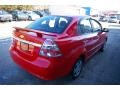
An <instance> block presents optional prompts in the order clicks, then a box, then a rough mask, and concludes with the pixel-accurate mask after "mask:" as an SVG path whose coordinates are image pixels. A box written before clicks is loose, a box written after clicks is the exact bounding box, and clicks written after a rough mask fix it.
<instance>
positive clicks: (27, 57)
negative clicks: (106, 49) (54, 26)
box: [10, 16, 107, 80]
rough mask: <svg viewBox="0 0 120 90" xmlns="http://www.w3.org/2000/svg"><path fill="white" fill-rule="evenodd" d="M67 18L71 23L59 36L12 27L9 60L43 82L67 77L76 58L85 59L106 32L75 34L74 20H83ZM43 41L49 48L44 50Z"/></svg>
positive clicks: (75, 22) (98, 47) (101, 43)
mask: <svg viewBox="0 0 120 90" xmlns="http://www.w3.org/2000/svg"><path fill="white" fill-rule="evenodd" d="M71 17H72V21H71V22H70V24H69V25H68V26H67V28H66V29H65V30H64V32H62V33H60V34H57V33H49V32H43V31H37V30H34V29H26V28H16V30H15V31H14V33H13V34H14V35H13V37H14V38H13V43H12V45H11V47H10V55H11V57H12V58H13V60H14V61H15V62H16V63H17V64H18V65H19V66H21V67H22V68H23V69H25V70H27V71H28V72H30V73H31V74H33V75H35V76H37V77H39V78H41V79H44V80H51V79H57V78H60V77H63V76H65V75H68V74H69V73H70V72H71V70H72V67H73V65H74V64H75V62H76V60H77V59H78V58H79V57H84V60H85V61H86V60H88V58H90V57H91V56H92V55H93V54H95V53H96V52H97V51H98V50H99V49H100V48H101V47H102V45H103V44H104V43H105V41H106V38H107V36H106V32H102V31H100V32H95V33H89V34H83V35H82V34H81V35H78V33H77V25H78V21H79V20H82V19H84V18H85V17H73V16H71ZM46 40H47V42H46V43H47V44H50V45H53V46H54V47H52V49H47V50H46V47H45V46H44V42H45V41H46ZM26 41H27V42H26ZM36 44H37V45H36ZM47 44H46V45H47ZM41 48H42V49H41ZM47 48H48V47H47ZM48 52H50V53H48ZM45 55H48V56H45Z"/></svg>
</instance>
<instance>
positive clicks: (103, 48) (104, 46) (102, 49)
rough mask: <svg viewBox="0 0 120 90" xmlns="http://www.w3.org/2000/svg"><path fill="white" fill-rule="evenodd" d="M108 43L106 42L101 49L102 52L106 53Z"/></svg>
mask: <svg viewBox="0 0 120 90" xmlns="http://www.w3.org/2000/svg"><path fill="white" fill-rule="evenodd" d="M106 43H107V42H105V43H104V44H103V45H102V47H101V49H100V51H101V52H104V51H105V48H106Z"/></svg>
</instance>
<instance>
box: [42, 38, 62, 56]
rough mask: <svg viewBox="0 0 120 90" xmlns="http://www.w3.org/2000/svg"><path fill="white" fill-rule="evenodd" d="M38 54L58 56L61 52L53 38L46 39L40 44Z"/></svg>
mask: <svg viewBox="0 0 120 90" xmlns="http://www.w3.org/2000/svg"><path fill="white" fill-rule="evenodd" d="M40 55H42V56H46V57H59V56H61V55H62V54H61V52H60V50H59V48H58V46H57V44H56V43H55V42H54V41H53V40H51V39H46V40H45V41H44V43H43V45H42V46H41V49H40Z"/></svg>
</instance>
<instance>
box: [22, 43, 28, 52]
mask: <svg viewBox="0 0 120 90" xmlns="http://www.w3.org/2000/svg"><path fill="white" fill-rule="evenodd" d="M20 48H21V50H23V51H28V50H29V44H27V43H24V42H20Z"/></svg>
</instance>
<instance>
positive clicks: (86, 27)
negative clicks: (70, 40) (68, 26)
mask: <svg viewBox="0 0 120 90" xmlns="http://www.w3.org/2000/svg"><path fill="white" fill-rule="evenodd" d="M91 32H92V27H91V24H90V21H89V19H84V20H82V21H80V22H79V23H78V34H85V33H91Z"/></svg>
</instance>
